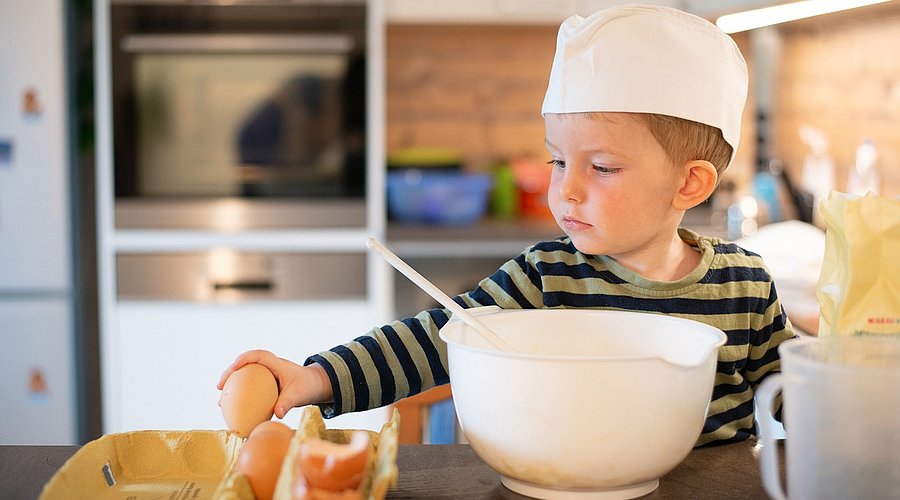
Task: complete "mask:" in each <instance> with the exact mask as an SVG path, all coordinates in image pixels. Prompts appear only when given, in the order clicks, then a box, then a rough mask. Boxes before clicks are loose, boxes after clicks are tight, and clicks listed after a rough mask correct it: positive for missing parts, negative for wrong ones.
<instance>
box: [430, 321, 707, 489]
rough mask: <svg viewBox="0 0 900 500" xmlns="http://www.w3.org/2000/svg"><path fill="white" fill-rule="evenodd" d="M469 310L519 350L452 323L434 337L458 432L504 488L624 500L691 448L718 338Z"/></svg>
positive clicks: (669, 328) (690, 327) (692, 325)
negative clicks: (441, 350)
mask: <svg viewBox="0 0 900 500" xmlns="http://www.w3.org/2000/svg"><path fill="white" fill-rule="evenodd" d="M470 311H471V312H473V313H474V314H476V315H477V316H478V317H479V318H480V319H481V320H482V321H483V322H484V323H485V324H486V325H487V326H488V327H489V328H490V329H491V330H493V331H495V332H496V333H498V334H499V335H500V336H501V337H503V338H504V339H506V340H508V341H509V342H510V343H511V344H513V345H514V346H515V347H516V349H517V351H518V352H501V351H498V350H497V349H496V348H494V347H492V346H491V344H490V343H489V342H487V341H485V340H483V339H482V338H480V337H479V336H478V334H477V333H476V332H475V331H474V330H473V329H471V328H470V327H468V326H466V325H465V324H464V323H462V322H461V321H460V320H458V319H456V318H454V319H452V320H451V321H450V322H449V323H447V325H445V326H444V328H442V329H441V332H440V335H441V338H442V339H444V340H445V341H446V342H447V344H448V357H449V366H450V382H451V384H452V387H453V399H454V402H455V405H456V411H457V416H458V417H459V422H460V426H461V427H462V430H463V433H464V434H465V436H466V439H467V440H468V441H469V443H470V444H471V446H472V448H473V449H474V450H475V452H476V453H477V454H478V455H479V456H480V457H481V458H482V459H483V460H484V461H485V462H487V463H488V464H489V465H490V466H491V467H493V468H494V469H496V470H497V471H498V472H500V474H501V481H502V482H503V484H504V485H506V486H507V487H508V488H510V489H511V490H513V491H516V492H518V493H522V494H525V495H528V496H532V497H538V498H579V497H582V496H583V497H585V498H633V497H637V496H641V495H644V494H647V493H649V492H651V491H653V490H654V489H655V488H656V487H657V485H658V484H659V478H660V477H661V476H663V475H664V474H666V473H667V472H668V471H670V470H671V469H673V468H674V467H675V466H676V465H678V463H679V462H681V461H682V460H683V459H684V458H685V457H686V456H687V454H688V453H689V452H690V450H691V448H692V447H693V446H694V443H695V442H696V440H697V438H698V437H699V435H700V432H701V430H702V428H703V422H704V419H705V417H706V411H707V408H708V406H709V402H710V396H711V394H712V388H713V380H714V378H715V368H716V354H717V349H718V347H719V346H721V345H722V344H724V343H725V334H724V333H722V331H721V330H718V329H716V328H713V327H711V326H709V325H705V324H702V323H698V322H695V321H689V320H685V319H679V318H674V317H669V316H663V315H657V314H644V313H632V312H619V311H600V310H586V309H530V310H500V309H498V308H496V307H491V308H477V309H471V310H470Z"/></svg>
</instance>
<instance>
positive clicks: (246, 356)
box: [216, 350, 271, 391]
mask: <svg viewBox="0 0 900 500" xmlns="http://www.w3.org/2000/svg"><path fill="white" fill-rule="evenodd" d="M267 354H271V353H269V352H268V351H263V350H254V351H247V352H244V353H241V354H240V355H238V357H237V358H235V360H234V362H233V363H231V364H230V365H228V368H225V371H224V372H222V375H221V376H220V377H219V383H218V384H216V388H217V389H219V390H220V391H221V390H222V389H224V388H225V381H226V380H228V377H230V376H231V374H232V373H234V372H235V371H237V370H238V369H240V368H241V367H242V366H244V365H249V364H250V363H258V362H260V361H263V360H264V358H265V357H266V355H267Z"/></svg>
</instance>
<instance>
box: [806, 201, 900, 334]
mask: <svg viewBox="0 0 900 500" xmlns="http://www.w3.org/2000/svg"><path fill="white" fill-rule="evenodd" d="M819 212H820V213H821V215H822V218H823V220H824V221H825V226H826V232H825V257H824V260H823V263H822V271H821V274H820V275H819V282H818V285H817V288H816V298H817V299H818V301H819V308H820V315H821V317H820V321H819V335H820V336H824V335H895V336H897V337H898V338H900V199H891V198H884V197H881V196H877V195H873V194H869V195H866V196H849V195H846V194H843V193H838V192H834V191H832V192H831V193H830V194H829V196H828V198H827V199H826V200H824V201H822V203H821V204H820V205H819Z"/></svg>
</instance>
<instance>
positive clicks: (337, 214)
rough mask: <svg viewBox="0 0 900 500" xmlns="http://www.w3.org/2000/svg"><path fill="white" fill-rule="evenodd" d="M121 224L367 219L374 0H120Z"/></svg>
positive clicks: (354, 222) (226, 225)
mask: <svg viewBox="0 0 900 500" xmlns="http://www.w3.org/2000/svg"><path fill="white" fill-rule="evenodd" d="M112 14H113V19H114V20H115V21H116V22H115V23H114V24H113V26H115V28H114V36H113V39H112V40H113V41H112V43H113V47H112V49H113V54H114V56H113V80H114V86H113V87H114V98H113V114H114V120H115V127H114V130H113V136H114V141H113V143H114V159H115V165H114V173H115V191H116V202H117V203H116V226H117V227H119V228H148V227H149V228H162V229H168V228H178V229H185V228H196V229H229V230H240V229H257V228H291V227H299V228H309V227H363V226H365V200H364V193H365V186H366V179H365V171H366V168H365V144H366V113H365V109H366V99H365V95H366V77H365V37H364V33H365V6H364V5H361V4H358V3H353V2H347V3H341V2H337V3H331V2H329V3H328V4H327V5H326V4H323V5H316V4H315V3H314V2H310V3H298V4H279V5H267V6H260V5H252V4H248V3H243V4H242V3H240V2H238V3H236V4H227V5H215V4H209V5H206V4H174V5H173V4H170V5H164V6H163V5H155V4H133V3H130V2H128V3H121V4H113V10H112Z"/></svg>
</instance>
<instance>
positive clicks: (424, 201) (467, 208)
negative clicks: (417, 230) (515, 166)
mask: <svg viewBox="0 0 900 500" xmlns="http://www.w3.org/2000/svg"><path fill="white" fill-rule="evenodd" d="M492 185H493V177H492V176H491V175H489V174H465V173H460V172H446V171H443V172H430V171H427V170H418V169H412V170H402V171H394V172H388V175H387V202H388V214H389V215H390V216H391V217H392V218H393V219H395V220H397V221H400V222H410V223H429V224H470V223H472V222H475V221H476V220H478V219H479V218H481V217H482V216H484V214H485V212H486V211H487V207H488V198H489V196H490V191H491V187H492Z"/></svg>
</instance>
